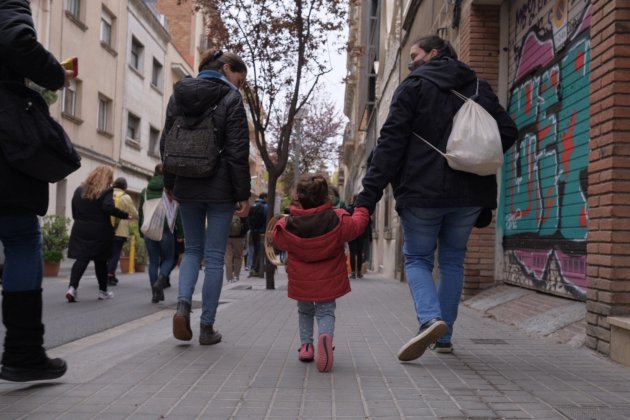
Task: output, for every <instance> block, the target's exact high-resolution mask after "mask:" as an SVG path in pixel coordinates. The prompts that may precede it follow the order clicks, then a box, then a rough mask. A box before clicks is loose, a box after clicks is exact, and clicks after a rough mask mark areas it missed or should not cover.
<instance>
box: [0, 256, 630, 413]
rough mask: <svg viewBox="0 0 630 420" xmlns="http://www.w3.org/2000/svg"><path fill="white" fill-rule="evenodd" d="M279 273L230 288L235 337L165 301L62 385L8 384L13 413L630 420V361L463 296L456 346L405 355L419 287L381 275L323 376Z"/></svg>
mask: <svg viewBox="0 0 630 420" xmlns="http://www.w3.org/2000/svg"><path fill="white" fill-rule="evenodd" d="M279 271H280V272H279V274H278V275H277V276H276V286H277V289H276V290H265V289H264V284H265V283H264V282H265V280H264V279H245V280H242V281H241V282H239V283H236V284H229V285H224V292H223V294H222V304H221V305H220V308H219V313H218V315H217V325H216V327H217V329H219V330H220V331H221V333H222V334H223V339H224V341H223V342H222V343H220V344H218V345H215V346H209V347H206V346H200V345H199V344H198V342H197V339H198V326H199V322H198V317H199V314H200V310H199V309H197V310H195V311H194V313H193V320H192V325H193V331H194V337H193V341H191V342H190V343H182V342H179V341H177V340H175V339H174V338H172V336H171V331H170V328H171V317H172V314H173V308H167V307H165V309H164V310H163V311H161V312H158V313H156V314H153V315H150V316H148V317H145V318H142V319H139V320H137V321H134V322H131V323H128V324H125V325H121V326H119V327H116V328H113V329H110V330H108V331H106V332H103V333H100V334H96V335H94V336H90V337H86V338H84V339H81V340H78V341H76V342H73V343H70V344H67V345H64V346H61V347H58V348H56V349H53V350H52V351H51V354H53V355H55V356H63V357H65V358H67V361H68V364H69V366H70V369H69V372H68V374H67V375H66V376H65V377H63V378H61V380H58V381H51V382H48V383H39V384H13V383H6V382H0V418H2V419H14V418H15V419H17V418H28V419H54V418H58V419H93V418H94V419H128V418H129V419H161V418H167V419H316V418H318V419H323V418H335V419H336V418H339V419H435V418H441V419H501V418H519V419H520V418H526V419H606V420H608V419H628V418H630V369H628V368H625V367H623V366H620V365H618V364H616V363H614V362H611V361H609V360H607V359H605V358H603V357H601V356H599V355H597V354H595V353H593V352H591V351H589V350H587V349H584V348H575V347H572V346H570V345H567V344H557V343H554V342H553V341H552V340H548V339H545V338H539V337H535V336H531V335H527V334H526V333H525V332H524V331H523V330H521V329H519V328H518V327H516V326H513V325H509V324H505V323H500V322H497V321H496V320H494V319H491V318H490V317H488V316H487V314H484V312H482V311H480V310H477V309H472V308H471V307H468V306H464V305H462V307H461V309H460V315H459V320H458V323H457V325H456V331H455V337H454V341H453V343H454V346H455V353H454V354H451V355H444V354H441V355H438V354H435V353H433V352H431V351H427V353H426V354H425V355H424V356H423V357H422V358H420V359H418V360H416V361H414V362H411V363H406V364H403V363H400V362H398V360H397V359H396V352H397V351H398V348H399V347H400V346H401V345H402V344H403V343H404V342H406V341H407V340H408V339H409V338H411V337H412V336H413V335H414V334H415V333H416V332H417V322H416V320H415V315H414V314H415V312H414V310H413V303H412V302H411V299H410V296H409V290H408V287H407V285H406V284H404V283H399V282H398V281H394V280H391V279H385V278H382V277H379V276H377V275H375V274H368V275H367V276H366V277H365V278H363V279H361V280H353V283H352V287H353V291H352V293H350V294H349V295H347V296H345V297H343V298H341V299H340V300H339V301H338V304H337V328H336V333H335V346H336V350H335V367H334V369H333V371H332V372H331V373H319V372H318V371H317V369H316V367H315V365H314V364H313V363H311V364H304V363H301V362H299V361H298V360H297V348H298V347H299V339H298V335H297V311H296V305H295V302H294V301H292V300H289V299H288V298H287V297H286V275H284V269H280V270H279ZM198 286H200V284H198ZM246 286H251V287H252V288H251V289H247V288H245V287H246ZM198 297H199V296H198V295H196V298H198ZM195 306H198V304H197V305H195ZM495 306H496V305H495Z"/></svg>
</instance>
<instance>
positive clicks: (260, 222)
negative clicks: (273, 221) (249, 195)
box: [248, 203, 267, 229]
mask: <svg viewBox="0 0 630 420" xmlns="http://www.w3.org/2000/svg"><path fill="white" fill-rule="evenodd" d="M248 221H249V227H250V228H252V229H260V228H262V227H264V226H265V222H267V220H266V218H265V208H264V207H263V205H262V204H261V203H257V204H254V207H252V208H251V210H250V211H249V219H248Z"/></svg>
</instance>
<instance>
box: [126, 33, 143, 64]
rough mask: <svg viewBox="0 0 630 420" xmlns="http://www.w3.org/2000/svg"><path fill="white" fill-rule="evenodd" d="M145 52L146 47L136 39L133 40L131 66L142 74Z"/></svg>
mask: <svg viewBox="0 0 630 420" xmlns="http://www.w3.org/2000/svg"><path fill="white" fill-rule="evenodd" d="M143 51H144V45H142V44H141V43H140V41H138V40H137V39H136V38H135V37H132V38H131V57H130V59H129V64H130V65H131V67H133V68H134V69H136V70H138V71H140V72H142V70H141V68H142V52H143Z"/></svg>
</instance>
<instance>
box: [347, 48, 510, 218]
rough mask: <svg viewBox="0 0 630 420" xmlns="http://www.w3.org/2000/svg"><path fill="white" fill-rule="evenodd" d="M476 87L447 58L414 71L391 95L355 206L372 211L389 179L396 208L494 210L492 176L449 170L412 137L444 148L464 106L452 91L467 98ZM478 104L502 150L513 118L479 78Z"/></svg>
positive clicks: (470, 74) (473, 76) (474, 80)
mask: <svg viewBox="0 0 630 420" xmlns="http://www.w3.org/2000/svg"><path fill="white" fill-rule="evenodd" d="M476 86H477V75H476V74H475V72H474V71H473V70H471V69H470V67H468V66H467V65H465V64H464V63H462V62H460V61H457V60H454V59H451V58H438V59H434V60H431V61H429V62H428V63H426V64H424V65H422V66H421V67H419V68H417V69H416V70H414V71H413V72H412V73H411V74H410V75H409V76H408V77H407V78H406V79H405V80H404V81H403V82H402V83H401V84H400V86H399V87H398V88H397V89H396V92H395V93H394V96H393V99H392V103H391V106H390V110H389V115H388V117H387V120H386V121H385V123H384V124H383V127H382V128H381V133H380V137H379V139H378V142H377V144H376V147H375V149H374V150H373V152H372V159H371V162H370V165H369V168H368V171H367V174H366V176H365V177H364V178H363V191H362V192H361V194H359V197H358V199H357V202H356V203H355V205H356V206H357V207H360V206H366V207H368V208H369V209H370V212H372V211H373V210H374V207H375V205H376V203H377V202H378V201H379V200H380V198H381V196H382V195H383V189H384V188H385V187H386V186H387V184H389V183H391V184H392V188H393V191H394V197H395V199H396V210H397V211H399V212H400V210H401V209H403V208H405V207H425V208H439V207H468V206H481V207H486V208H496V206H497V201H496V196H497V182H496V177H495V176H494V175H489V176H478V175H474V174H471V173H468V172H461V171H456V170H453V169H451V168H450V166H448V164H447V163H446V159H444V157H442V156H441V155H439V154H438V153H437V152H436V151H435V150H433V149H431V147H430V146H428V145H426V144H425V143H424V142H422V141H421V140H419V139H417V138H416V137H415V136H413V135H412V131H414V132H416V133H417V134H418V135H420V136H422V137H423V138H425V139H427V140H428V141H429V142H431V143H432V144H433V145H435V146H436V147H437V148H438V149H440V150H442V151H444V150H446V143H447V140H448V137H449V134H450V132H451V127H452V122H453V116H454V115H455V113H456V112H457V110H459V108H460V107H461V106H462V104H463V101H462V100H461V99H459V98H458V97H457V96H455V95H454V94H453V93H451V92H450V89H453V90H456V91H458V92H460V93H462V94H464V95H466V96H467V97H471V96H473V95H474V94H475V90H476ZM477 102H478V103H479V104H480V105H482V106H483V107H484V109H485V110H486V111H488V112H489V113H490V114H491V115H492V116H493V117H494V118H495V120H496V121H497V124H498V126H499V132H500V134H501V142H502V144H503V152H504V153H505V152H506V151H507V150H508V149H509V148H510V147H511V146H512V144H514V142H515V141H516V138H517V134H518V133H517V130H516V125H515V124H514V121H512V119H511V118H510V116H509V115H508V114H507V112H506V111H505V110H504V109H503V107H502V106H501V105H500V104H499V101H498V99H497V97H496V95H495V94H494V93H493V92H492V89H491V88H490V85H489V84H488V83H487V82H485V81H483V80H480V81H479V96H478V98H477Z"/></svg>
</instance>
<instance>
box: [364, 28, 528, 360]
mask: <svg viewBox="0 0 630 420" xmlns="http://www.w3.org/2000/svg"><path fill="white" fill-rule="evenodd" d="M410 56H411V63H409V69H410V70H411V73H410V74H409V76H407V78H406V79H405V80H403V82H402V83H401V84H400V86H399V87H398V88H397V89H396V92H395V93H394V96H393V99H392V103H391V106H390V110H389V115H388V117H387V119H386V120H385V123H384V124H383V127H382V128H381V133H380V136H379V139H378V141H377V144H376V147H375V149H374V151H373V154H372V160H371V162H370V165H369V167H368V169H367V173H366V175H365V177H364V178H363V181H362V183H363V191H362V192H361V193H360V194H359V197H358V198H357V201H356V205H357V206H361V207H362V206H366V207H368V208H369V209H370V212H373V211H374V207H375V205H376V203H377V202H378V201H379V200H380V199H381V196H382V195H383V189H384V188H385V187H386V186H387V184H389V183H391V184H392V189H393V191H394V198H395V199H396V211H397V212H398V214H399V215H400V222H401V224H402V228H403V232H404V236H405V242H404V245H403V252H404V255H405V272H406V274H407V279H408V283H409V288H410V290H411V295H412V297H413V300H414V303H415V308H416V316H417V319H418V323H419V325H420V328H419V331H418V334H417V335H416V336H414V337H413V338H412V339H411V340H409V341H408V342H407V343H406V344H404V345H403V346H402V348H401V349H400V350H399V352H398V359H399V360H401V361H409V360H414V359H417V358H418V357H420V356H422V354H423V353H424V351H425V350H426V348H427V347H428V346H429V345H431V344H433V343H435V348H436V351H438V352H441V353H450V352H452V351H453V345H452V343H451V337H452V334H453V325H454V323H455V319H456V318H457V311H458V307H459V300H460V297H461V291H462V286H463V282H464V258H465V256H466V244H467V243H468V238H469V236H470V233H471V231H472V228H473V226H474V225H475V222H476V220H477V217H478V216H479V215H480V213H481V210H482V208H484V207H485V208H496V205H497V201H496V197H497V183H496V177H495V176H494V175H490V176H478V175H475V174H471V173H468V172H462V171H457V170H454V169H451V167H450V166H449V165H448V164H447V162H446V160H445V159H444V157H442V156H440V155H439V154H438V153H437V152H435V151H434V150H433V149H432V148H431V147H429V146H428V145H427V144H425V143H424V142H421V141H420V140H418V139H416V138H415V136H414V135H413V134H412V132H415V133H417V134H418V135H420V136H422V137H423V138H425V139H428V140H429V141H431V142H432V143H433V145H434V146H435V147H437V148H438V149H439V150H445V149H446V144H447V141H448V138H449V134H450V130H451V126H452V122H453V116H454V115H455V113H456V112H457V111H458V110H459V108H460V107H461V105H462V104H463V101H462V100H461V99H459V97H458V96H456V95H455V94H454V93H452V92H451V89H452V90H455V91H457V92H459V93H461V94H463V95H465V96H466V97H472V96H475V101H476V102H477V103H479V104H480V105H481V106H483V107H484V108H485V109H486V111H488V112H489V113H490V114H491V115H492V116H493V117H494V119H495V120H496V121H497V124H498V127H499V132H500V134H501V142H502V144H503V152H505V151H507V150H508V149H509V148H510V147H511V146H512V144H514V142H515V141H516V138H517V130H516V125H515V124H514V121H512V119H511V118H510V116H509V115H508V114H507V112H506V111H505V110H504V109H503V107H502V106H501V105H500V104H499V101H498V99H497V97H496V95H495V94H494V93H493V92H492V89H491V88H490V85H489V84H488V83H487V82H485V81H484V80H480V79H478V77H477V75H476V74H475V72H474V71H473V70H472V69H471V68H470V67H468V66H467V65H466V64H464V63H462V62H461V61H458V60H457V54H456V53H455V51H454V50H453V48H452V47H451V45H450V44H449V43H448V41H445V40H443V39H441V38H439V37H437V36H426V37H422V38H420V39H418V40H417V41H415V42H414V43H413V44H412V46H411V50H410ZM436 249H437V250H438V265H439V270H440V279H439V286H438V287H437V288H436V286H435V283H434V281H433V264H434V254H435V250H436Z"/></svg>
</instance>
